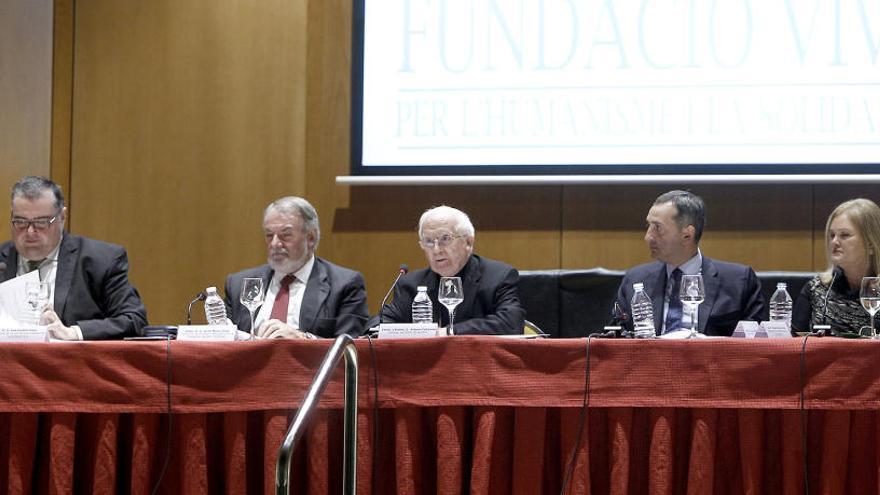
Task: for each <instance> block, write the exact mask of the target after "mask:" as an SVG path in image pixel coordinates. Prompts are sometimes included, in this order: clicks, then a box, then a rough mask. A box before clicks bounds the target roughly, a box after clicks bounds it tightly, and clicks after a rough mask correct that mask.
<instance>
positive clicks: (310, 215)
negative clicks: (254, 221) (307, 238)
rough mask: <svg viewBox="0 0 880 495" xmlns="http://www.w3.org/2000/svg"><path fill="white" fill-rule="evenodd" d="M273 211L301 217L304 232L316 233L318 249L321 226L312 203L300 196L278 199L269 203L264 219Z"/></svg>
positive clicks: (264, 212) (316, 246)
mask: <svg viewBox="0 0 880 495" xmlns="http://www.w3.org/2000/svg"><path fill="white" fill-rule="evenodd" d="M272 210H274V211H277V212H280V213H284V214H285V215H299V217H300V218H301V219H302V221H303V232H310V231H311V232H314V233H315V249H317V248H318V242H319V241H320V240H321V224H320V222H319V221H318V212H317V211H316V210H315V207H314V206H312V204H311V203H309V202H308V201H306V200H305V199H303V198H300V197H299V196H285V197H283V198H278V199H276V200H275V201H272V202H271V203H269V206H267V207H266V210H265V211H263V218H266V215H268V214H269V211H272Z"/></svg>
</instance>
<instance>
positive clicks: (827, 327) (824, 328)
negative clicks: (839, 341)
mask: <svg viewBox="0 0 880 495" xmlns="http://www.w3.org/2000/svg"><path fill="white" fill-rule="evenodd" d="M842 272H843V270H842V269H841V268H840V267H838V266H835V267H834V269H833V270H831V283H830V284H828V290H827V291H825V300H824V301H823V303H822V318H820V319H819V321H821V322H822V324H821V325H813V332H812V333H811V334H810V335H812V336H814V337H822V336H824V335H825V333H826V332H827V333H829V334H830V333H831V324H829V323H828V295H829V294H831V289H832V287H834V281H835V280H837V276H838V275H839V274H840V273H842Z"/></svg>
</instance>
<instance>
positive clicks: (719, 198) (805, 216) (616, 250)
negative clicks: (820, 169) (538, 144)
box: [562, 184, 813, 270]
mask: <svg viewBox="0 0 880 495" xmlns="http://www.w3.org/2000/svg"><path fill="white" fill-rule="evenodd" d="M676 187H677V188H682V189H687V190H690V191H693V192H694V193H696V194H699V195H700V196H701V197H703V199H704V200H705V201H706V207H707V215H706V217H707V219H706V227H705V230H704V232H703V238H702V240H701V242H700V245H701V248H702V250H703V252H704V254H705V255H706V256H710V257H714V258H718V259H722V260H726V261H735V262H739V263H746V264H749V265H751V266H753V267H754V268H755V269H756V270H810V269H811V266H812V259H813V252H812V251H813V245H812V231H811V226H812V222H813V219H812V210H811V208H810V204H811V201H812V189H811V186H722V185H715V186H712V185H709V186H707V185H687V184H682V185H679V186H676ZM670 189H672V188H671V187H669V186H616V187H584V186H581V187H567V188H566V194H565V204H564V211H565V213H564V221H563V257H562V259H563V261H562V264H563V266H564V267H566V268H590V267H594V266H604V267H606V268H613V269H619V270H624V269H626V268H628V267H630V266H632V265H634V264H638V263H645V262H648V261H650V260H651V258H650V254H649V252H648V249H647V247H646V245H645V242H644V234H645V217H646V215H647V213H648V210H649V209H650V207H651V204H652V203H653V202H654V199H655V198H656V197H657V196H659V195H660V194H662V193H663V192H666V191H668V190H670Z"/></svg>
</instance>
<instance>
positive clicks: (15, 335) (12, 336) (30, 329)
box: [0, 325, 49, 342]
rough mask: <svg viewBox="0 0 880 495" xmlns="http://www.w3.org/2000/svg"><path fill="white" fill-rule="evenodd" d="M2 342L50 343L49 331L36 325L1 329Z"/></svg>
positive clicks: (0, 339)
mask: <svg viewBox="0 0 880 495" xmlns="http://www.w3.org/2000/svg"><path fill="white" fill-rule="evenodd" d="M0 342H49V331H48V330H47V329H46V327H45V326H36V325H32V326H22V327H5V328H0Z"/></svg>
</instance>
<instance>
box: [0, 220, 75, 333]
mask: <svg viewBox="0 0 880 495" xmlns="http://www.w3.org/2000/svg"><path fill="white" fill-rule="evenodd" d="M62 238H63V237H62ZM60 249H61V241H60V240H59V241H58V245H57V246H55V249H53V250H52V251H50V252H49V254H48V255H47V256H46V259H44V260H43V262H42V263H40V266H39V267H38V268H37V270H39V271H40V282H46V283H47V284H49V304H51V305H52V306H53V307H54V305H55V277H56V276H57V275H58V251H59V250H60ZM27 262H28V260H26V259H25V258H24V256H22V255H21V253H18V271H17V272H16V274H15V275H16V276H19V275H24V274H26V273H28V271H29V270H28V263H27ZM70 328H72V329H73V330H74V331H76V338H77V340H82V339H83V334H82V330H81V329H80V328H79V325H71V327H70Z"/></svg>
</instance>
